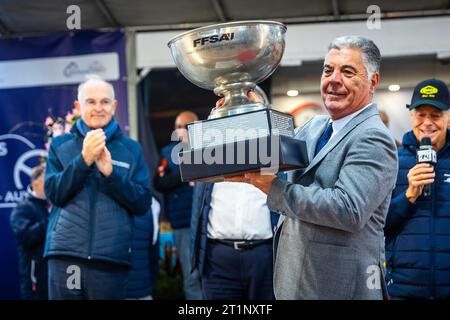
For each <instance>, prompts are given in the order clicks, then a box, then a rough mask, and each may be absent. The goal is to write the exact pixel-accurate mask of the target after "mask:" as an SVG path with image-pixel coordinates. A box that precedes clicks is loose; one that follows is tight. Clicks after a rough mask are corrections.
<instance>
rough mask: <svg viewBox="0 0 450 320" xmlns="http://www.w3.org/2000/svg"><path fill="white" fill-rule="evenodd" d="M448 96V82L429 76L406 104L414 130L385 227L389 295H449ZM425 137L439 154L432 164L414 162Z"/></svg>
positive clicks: (405, 143)
mask: <svg viewBox="0 0 450 320" xmlns="http://www.w3.org/2000/svg"><path fill="white" fill-rule="evenodd" d="M449 99H450V92H449V90H448V87H447V85H446V84H445V83H444V82H442V81H440V80H436V79H430V80H425V81H422V82H421V83H419V84H418V85H417V86H416V88H415V90H414V94H413V97H412V102H411V104H410V105H408V107H409V109H410V113H411V120H412V126H413V130H412V131H409V132H407V133H406V134H405V135H404V136H403V143H402V145H403V146H402V147H401V148H400V149H399V150H398V159H399V172H398V178H397V183H396V187H395V189H394V193H393V195H392V201H391V204H390V206H389V212H388V215H387V219H386V226H385V236H386V261H387V275H386V282H387V288H388V292H389V295H390V296H391V298H393V299H443V298H447V299H448V298H450V130H448V123H449V117H450V116H449V108H450V100H449ZM424 137H428V138H430V139H431V144H432V147H433V149H434V150H435V151H436V152H437V163H436V165H435V166H434V168H433V167H432V166H431V165H430V164H428V163H419V164H417V160H416V154H417V149H419V145H420V141H421V140H422V138H424ZM427 185H428V186H429V188H430V191H431V192H430V194H429V195H426V194H425V193H424V188H425V186H427ZM427 188H428V187H427Z"/></svg>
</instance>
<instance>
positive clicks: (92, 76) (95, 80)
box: [77, 75, 115, 102]
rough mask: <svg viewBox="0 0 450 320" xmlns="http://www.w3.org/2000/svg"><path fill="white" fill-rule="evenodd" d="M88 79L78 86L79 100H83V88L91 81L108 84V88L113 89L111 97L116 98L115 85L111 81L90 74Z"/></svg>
mask: <svg viewBox="0 0 450 320" xmlns="http://www.w3.org/2000/svg"><path fill="white" fill-rule="evenodd" d="M86 78H87V80H86V81H84V82H82V83H80V85H79V86H78V95H77V100H78V101H80V102H82V101H83V90H84V88H85V87H86V85H89V84H91V83H103V84H104V85H106V86H107V87H108V88H110V89H111V94H112V96H111V98H112V99H113V100H114V99H115V97H114V87H113V85H112V84H111V83H109V82H107V81H105V80H103V79H102V78H101V77H99V76H97V75H88V76H87V77H86Z"/></svg>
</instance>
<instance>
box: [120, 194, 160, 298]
mask: <svg viewBox="0 0 450 320" xmlns="http://www.w3.org/2000/svg"><path fill="white" fill-rule="evenodd" d="M160 210H161V207H160V204H159V202H158V200H156V199H155V198H152V208H151V210H149V211H148V212H147V213H146V214H145V215H143V216H138V217H136V218H135V219H134V220H135V221H134V222H135V225H134V234H133V250H132V252H133V263H132V268H131V271H130V277H129V279H128V285H127V299H136V300H152V299H153V288H154V286H155V283H156V279H157V277H158V274H159V246H158V235H159V213H160Z"/></svg>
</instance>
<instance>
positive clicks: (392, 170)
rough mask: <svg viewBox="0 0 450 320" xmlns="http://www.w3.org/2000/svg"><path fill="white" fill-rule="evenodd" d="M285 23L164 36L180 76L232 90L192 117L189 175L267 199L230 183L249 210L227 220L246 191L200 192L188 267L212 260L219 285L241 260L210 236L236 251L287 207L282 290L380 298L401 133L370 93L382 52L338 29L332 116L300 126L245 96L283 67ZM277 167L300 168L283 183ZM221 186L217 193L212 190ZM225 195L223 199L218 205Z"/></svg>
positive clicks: (279, 273) (329, 102)
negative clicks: (205, 114) (221, 251)
mask: <svg viewBox="0 0 450 320" xmlns="http://www.w3.org/2000/svg"><path fill="white" fill-rule="evenodd" d="M285 30H286V28H285V27H284V26H283V25H282V24H279V23H276V22H267V21H248V22H234V23H227V24H221V25H215V26H210V27H203V28H199V29H196V30H193V31H191V32H188V33H185V34H182V35H180V36H178V37H176V38H174V39H172V40H171V42H169V47H170V49H171V51H172V55H173V57H174V60H175V62H176V64H177V66H178V68H179V69H180V71H181V72H182V73H183V75H185V76H186V77H187V78H188V79H189V80H190V81H192V82H193V83H195V84H197V85H199V86H201V87H203V88H206V89H212V88H214V92H215V93H216V94H218V95H221V96H224V98H225V99H224V103H223V106H222V107H220V108H215V109H213V111H212V112H211V115H210V117H209V119H208V120H205V121H200V122H195V123H193V124H191V125H190V126H188V130H189V138H190V149H189V150H184V151H183V152H181V153H180V160H181V174H182V177H183V178H184V179H186V180H196V181H223V180H225V181H227V182H228V183H236V182H245V183H249V184H252V185H253V186H255V187H256V188H258V189H260V190H261V191H262V192H263V193H265V194H267V200H266V201H265V203H264V205H267V210H262V209H261V210H259V212H260V213H261V215H260V217H258V216H257V214H256V213H254V212H252V210H251V209H250V207H251V208H254V207H256V208H262V207H263V206H262V205H260V202H257V201H256V200H255V199H254V198H252V196H251V195H250V193H249V192H248V191H244V190H240V189H239V188H237V187H235V188H234V192H241V193H244V192H245V193H246V194H248V198H247V202H249V204H248V205H247V206H246V207H245V209H243V210H245V211H246V212H243V213H242V214H243V215H245V214H248V216H251V217H252V222H251V223H250V222H248V221H245V220H243V219H240V220H239V219H236V218H234V220H233V218H230V216H231V217H233V214H232V213H230V212H231V211H233V208H232V207H233V205H234V211H236V210H239V209H240V210H242V207H243V206H241V207H239V208H237V209H236V204H239V203H241V201H240V200H237V199H238V198H237V197H235V194H232V193H231V192H228V193H227V192H226V191H220V195H219V192H215V190H214V189H213V190H212V193H208V192H203V193H202V195H201V196H200V198H201V205H200V208H202V210H199V211H200V212H197V213H195V212H193V220H192V223H191V232H192V233H193V235H194V236H193V239H192V247H193V252H191V254H192V256H193V265H194V266H195V265H206V267H205V266H204V269H205V270H206V273H205V272H204V274H205V275H206V276H207V277H209V278H210V280H211V281H210V282H211V283H210V287H214V286H215V287H214V288H215V289H216V291H219V290H220V289H222V288H223V287H224V286H225V285H224V281H223V280H224V279H225V276H224V275H223V270H228V272H229V268H241V269H243V268H245V266H243V265H242V260H239V262H235V263H234V264H232V262H233V261H232V260H225V259H222V260H220V255H217V253H216V252H214V250H215V249H214V248H213V249H211V247H210V246H208V245H207V244H208V243H211V242H213V243H222V244H224V245H225V242H227V243H228V244H229V245H230V246H233V248H234V249H235V250H245V249H244V247H245V245H246V244H249V245H251V244H253V245H255V244H259V243H261V241H260V239H259V238H256V239H258V240H254V238H252V236H251V235H250V233H247V232H244V233H239V231H241V230H249V229H251V228H250V226H252V225H255V226H261V223H262V221H267V219H266V216H267V214H266V213H267V212H268V211H269V210H273V211H275V212H277V213H279V214H280V215H281V219H280V221H279V223H278V227H277V228H276V231H275V236H274V238H275V241H274V245H275V249H276V252H275V265H274V291H275V297H276V298H277V299H381V298H383V297H386V290H385V285H384V266H383V264H384V260H385V257H384V240H383V227H384V223H385V217H386V213H387V209H388V206H389V202H390V198H391V193H392V190H393V188H394V184H395V180H396V172H397V154H396V147H395V142H394V139H393V138H392V136H391V135H390V133H389V131H388V130H387V128H386V127H385V126H384V125H383V123H382V122H381V120H380V117H379V113H378V111H377V107H376V105H375V104H374V103H372V97H373V94H374V92H375V89H376V87H377V85H378V82H379V79H380V77H379V67H380V61H381V56H380V52H379V50H378V48H377V46H376V45H375V44H374V43H373V42H372V41H370V40H368V39H365V38H362V37H358V36H346V37H340V38H336V39H335V40H334V41H333V42H332V43H331V44H330V46H329V49H328V54H327V56H326V58H325V62H324V67H323V73H322V78H321V94H322V98H323V101H324V104H325V107H326V109H327V110H328V112H329V114H330V117H328V116H316V117H314V118H313V119H312V120H310V121H309V122H308V123H307V124H305V125H304V126H303V127H301V128H300V129H299V130H298V131H297V132H296V133H295V135H294V130H293V122H292V118H290V117H289V116H287V115H284V114H281V113H278V112H276V111H274V110H270V106H268V105H266V104H264V103H262V104H261V103H257V102H252V101H249V100H248V97H247V93H248V91H249V90H252V89H253V88H254V87H255V83H258V82H259V81H262V80H263V79H265V78H266V77H267V76H269V75H270V74H271V73H272V72H273V71H274V70H275V68H276V67H277V65H278V63H279V61H280V59H281V55H282V52H283V48H284V33H285ZM225 34H226V36H225ZM198 39H200V40H198ZM236 128H250V129H253V131H251V133H249V132H248V131H247V132H246V133H245V134H244V135H239V134H235V135H233V136H231V138H230V135H229V134H228V132H226V131H227V130H230V129H236ZM244 131H245V130H244ZM212 137H213V138H212ZM217 137H220V139H218V138H217ZM305 142H306V144H305ZM255 145H257V147H254V146H255ZM252 146H253V149H252ZM255 155H256V157H254V156H255ZM211 159H213V160H214V161H211ZM267 159H268V161H266V160H267ZM276 170H278V171H280V170H281V171H283V170H294V171H291V172H290V173H289V179H288V181H284V180H282V179H280V178H278V177H277V176H276V175H275V171H276ZM236 186H237V185H236ZM214 193H217V194H216V197H215V198H214V199H212V200H207V197H208V196H209V195H210V194H212V195H214ZM224 197H225V198H226V197H228V198H227V199H228V200H226V199H225V200H224V199H223V198H224ZM219 198H220V199H222V201H228V206H222V207H220V208H219V206H217V204H219V203H220V202H219V201H216V199H219ZM194 199H195V198H194ZM205 199H206V200H205ZM236 201H237V202H236ZM207 203H209V204H210V208H209V209H208V208H207V206H206V205H205V204H207ZM223 207H225V208H226V209H225V210H221V209H223ZM230 208H231V209H230ZM219 211H221V212H220V213H219ZM224 211H227V212H224ZM211 212H212V213H213V215H211ZM208 213H209V215H208ZM216 213H217V215H216ZM214 216H216V217H214ZM211 217H213V220H212V223H211V220H210V219H211ZM230 219H231V221H234V222H235V225H234V228H235V229H233V231H234V232H233V233H231V234H232V237H234V239H223V238H222V237H223V234H222V233H221V232H215V231H217V229H216V228H215V227H214V226H212V224H213V223H214V220H216V221H220V223H216V225H219V226H220V228H224V229H226V228H228V226H229V225H228V224H227V223H225V222H224V221H226V220H228V221H229V220H230ZM236 221H238V222H240V223H241V226H240V228H237V227H236ZM244 222H246V225H242V224H244ZM266 225H267V224H266ZM230 226H231V225H230ZM258 230H261V229H258ZM254 234H256V232H254ZM237 237H239V238H237ZM267 238H268V236H267ZM263 239H264V238H263ZM239 243H242V244H243V245H242V246H241V247H239ZM250 243H251V244H250ZM223 256H224V255H222V257H223ZM211 257H212V258H213V259H212V262H211V261H210V262H208V258H211ZM254 260H256V258H255V259H254ZM235 261H238V260H235ZM258 261H261V260H258ZM208 263H209V265H208ZM227 268H228V269H227ZM217 270H219V271H217ZM248 270H251V269H250V268H248ZM210 298H211V297H210ZM212 298H214V297H212ZM220 298H226V297H224V296H222V297H220Z"/></svg>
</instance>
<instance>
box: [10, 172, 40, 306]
mask: <svg viewBox="0 0 450 320" xmlns="http://www.w3.org/2000/svg"><path fill="white" fill-rule="evenodd" d="M44 171H45V166H44V165H39V166H37V167H35V168H34V169H33V173H32V175H31V187H29V188H28V197H27V198H25V199H24V200H23V202H21V203H19V204H17V207H16V208H14V210H13V211H12V214H11V218H10V222H11V228H12V230H13V231H14V234H15V235H16V240H17V244H18V250H19V265H20V291H21V295H22V299H24V300H47V299H48V286H47V262H46V261H45V259H44V257H43V254H44V243H45V232H46V229H47V221H48V202H47V199H46V198H45V194H44Z"/></svg>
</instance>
